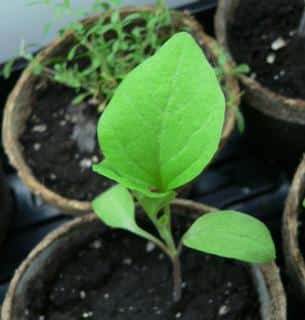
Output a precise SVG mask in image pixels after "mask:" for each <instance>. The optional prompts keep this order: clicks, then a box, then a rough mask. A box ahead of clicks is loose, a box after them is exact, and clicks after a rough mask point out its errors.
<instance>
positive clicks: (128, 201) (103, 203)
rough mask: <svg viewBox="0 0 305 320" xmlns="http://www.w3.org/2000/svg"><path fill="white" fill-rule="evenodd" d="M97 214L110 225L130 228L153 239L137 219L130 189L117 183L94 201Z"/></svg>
mask: <svg viewBox="0 0 305 320" xmlns="http://www.w3.org/2000/svg"><path fill="white" fill-rule="evenodd" d="M92 208H93V210H94V212H95V213H96V215H97V216H98V217H99V218H100V219H101V220H102V221H103V222H104V223H105V224H106V225H108V226H109V227H112V228H120V229H125V230H128V231H130V232H132V233H134V234H136V235H138V236H140V237H143V238H146V239H149V240H151V235H150V234H149V233H148V232H146V231H145V230H143V229H141V228H140V227H139V226H138V225H137V223H136V220H135V205H134V201H133V199H132V196H131V195H130V193H129V192H128V190H127V189H126V188H125V187H123V186H121V185H116V186H114V187H112V188H110V189H108V190H107V191H106V192H104V193H102V194H100V195H99V196H97V197H96V198H95V199H94V200H93V201H92Z"/></svg>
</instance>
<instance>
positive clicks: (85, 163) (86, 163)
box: [79, 158, 92, 169]
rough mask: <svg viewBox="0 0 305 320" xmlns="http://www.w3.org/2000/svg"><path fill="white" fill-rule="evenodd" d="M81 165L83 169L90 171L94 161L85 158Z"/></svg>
mask: <svg viewBox="0 0 305 320" xmlns="http://www.w3.org/2000/svg"><path fill="white" fill-rule="evenodd" d="M79 165H80V166H81V167H82V168H83V169H88V168H91V165H92V161H91V159H88V158H84V159H82V160H81V161H80V163H79Z"/></svg>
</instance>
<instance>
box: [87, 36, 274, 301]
mask: <svg viewBox="0 0 305 320" xmlns="http://www.w3.org/2000/svg"><path fill="white" fill-rule="evenodd" d="M224 111H225V102H224V96H223V93H222V91H221V89H220V86H219V83H218V81H217V78H216V75H215V71H214V70H213V68H212V67H211V66H210V65H209V63H208V62H207V60H206V58H205V57H204V55H203V53H202V50H201V49H200V47H199V46H198V45H197V44H196V42H195V41H194V40H193V38H192V37H191V36H190V35H189V34H187V33H184V32H181V33H177V34H176V35H174V36H173V37H172V38H171V39H170V40H168V41H167V42H166V43H165V44H164V45H163V46H162V47H161V49H159V50H158V52H157V53H156V54H155V55H154V56H152V57H151V58H149V59H147V60H146V61H144V62H143V63H142V64H140V65H139V66H138V67H136V68H135V69H134V70H133V71H131V72H130V73H129V74H128V76H127V77H126V78H125V79H124V80H123V82H122V83H121V84H120V86H119V87H118V89H117V90H116V92H115V94H114V96H113V98H112V100H111V101H110V103H109V105H108V106H107V108H106V109H105V111H104V113H103V114H102V116H101V117H100V120H99V123H98V130H97V133H98V139H99V144H100V148H101V151H102V153H103V155H104V160H103V161H102V162H101V163H99V164H97V165H95V166H94V167H93V169H94V171H95V172H97V173H99V174H101V175H104V176H106V177H108V178H110V179H113V180H115V181H116V182H118V183H119V184H118V185H116V186H114V187H112V188H111V189H110V190H108V191H106V192H105V193H102V194H101V195H99V196H98V197H96V198H95V199H94V201H93V202H92V206H93V209H94V211H95V213H96V214H97V215H98V217H99V218H100V219H101V220H102V221H103V222H104V223H105V224H106V225H108V226H110V227H113V228H121V229H125V230H128V231H130V232H132V233H134V234H136V235H138V236H140V237H143V238H145V239H148V240H150V241H152V242H154V243H155V244H156V245H157V246H158V247H159V248H160V249H161V250H163V251H164V252H165V253H166V254H167V255H168V257H169V258H170V260H171V262H172V265H173V279H174V290H173V297H174V301H179V299H180V297H181V281H182V275H181V267H180V258H179V255H180V251H181V248H182V246H183V245H184V246H186V247H189V248H192V249H195V250H199V251H202V252H206V253H210V254H215V255H219V256H223V257H228V258H234V259H239V260H242V261H246V262H250V263H264V262H268V261H271V260H273V259H274V258H275V249H274V244H273V242H272V238H271V236H270V233H269V231H268V230H267V228H266V227H265V226H264V225H263V224H262V223H261V222H259V221H258V220H256V219H255V218H253V217H251V216H249V215H246V214H243V213H239V212H236V211H232V210H225V211H217V212H213V213H207V214H205V215H203V216H201V217H200V218H198V219H197V220H196V221H195V222H194V223H193V225H191V227H190V228H189V229H188V230H187V231H186V233H185V234H184V235H183V236H182V237H181V239H179V240H178V241H177V242H176V239H174V237H173V233H172V226H171V210H170V203H171V201H172V200H173V199H174V198H175V197H176V192H175V189H176V188H178V187H181V186H183V185H184V184H186V183H188V182H189V181H191V180H192V179H193V178H195V177H196V176H198V175H199V174H200V172H201V171H202V170H203V168H204V167H206V166H207V164H208V163H209V161H210V160H211V158H212V157H213V156H214V154H215V152H216V149H217V146H218V144H219V141H220V137H221V131H222V126H223V120H224ZM128 189H129V190H130V191H129V190H128ZM133 196H134V197H135V198H136V199H137V200H138V202H139V203H140V205H141V206H142V208H143V210H144V212H145V213H146V215H147V217H148V218H149V219H150V220H151V222H152V223H153V225H154V226H155V228H156V229H157V231H158V234H159V236H160V237H156V236H154V235H153V234H150V233H148V232H147V231H146V230H144V229H143V228H141V227H140V226H139V225H138V224H137V223H136V220H135V204H134V200H133Z"/></svg>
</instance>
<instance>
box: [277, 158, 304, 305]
mask: <svg viewBox="0 0 305 320" xmlns="http://www.w3.org/2000/svg"><path fill="white" fill-rule="evenodd" d="M304 198H305V158H304V157H303V160H302V161H301V163H300V165H299V167H298V169H297V171H296V173H295V176H294V178H293V181H292V185H291V187H290V191H289V194H288V197H287V200H286V204H285V211H284V216H283V226H282V235H283V245H284V256H285V262H286V268H287V272H288V275H289V277H290V280H291V282H292V286H293V288H294V289H295V290H297V291H296V294H297V297H298V298H300V297H301V299H303V301H305V260H304V252H305V209H304V207H303V205H302V202H303V200H304Z"/></svg>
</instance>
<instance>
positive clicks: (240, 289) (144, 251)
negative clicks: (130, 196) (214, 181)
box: [25, 222, 261, 320]
mask: <svg viewBox="0 0 305 320" xmlns="http://www.w3.org/2000/svg"><path fill="white" fill-rule="evenodd" d="M175 225H177V224H176V222H175ZM183 229H185V228H183ZM182 260H183V268H182V269H183V298H182V300H181V302H179V303H177V304H173V303H172V299H171V295H172V281H171V280H172V279H171V265H170V262H169V260H168V258H167V257H166V256H164V254H162V253H161V252H160V251H159V249H157V248H156V247H154V246H153V245H152V243H150V242H147V241H143V239H140V238H138V237H136V236H133V235H130V234H128V233H127V232H124V231H118V230H109V229H108V230H107V231H105V232H104V233H103V236H101V235H100V236H97V237H95V238H93V239H91V240H90V241H89V242H88V243H86V244H85V245H84V246H83V247H82V248H80V249H78V250H77V252H76V253H73V254H71V256H70V257H61V266H60V267H59V270H57V271H56V277H55V279H53V280H52V281H51V282H52V283H50V285H49V292H47V293H46V295H45V296H44V295H43V294H42V293H41V292H39V293H38V294H37V292H29V294H28V295H27V297H28V299H29V301H30V306H29V308H28V309H27V310H26V312H25V314H26V315H27V316H26V317H25V319H29V320H34V319H35V320H37V319H43V320H76V319H86V318H87V319H93V320H94V319H95V320H101V319H103V320H108V319H109V320H110V319H111V320H128V319H132V320H143V319H145V320H155V319H156V320H157V319H158V320H159V319H162V320H167V319H168V320H174V319H184V320H194V319H196V320H215V319H225V320H233V319H234V320H259V319H261V318H260V316H259V314H258V309H259V303H258V297H257V294H256V291H255V289H254V287H253V285H252V280H251V276H250V273H249V271H248V269H247V267H246V266H245V265H242V264H240V263H238V262H236V261H232V260H229V259H222V258H218V257H215V256H211V255H204V254H202V253H199V252H196V251H192V250H189V249H184V251H183V253H182ZM36 285H37V283H36ZM31 287H32V286H31ZM30 297H34V298H30Z"/></svg>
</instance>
